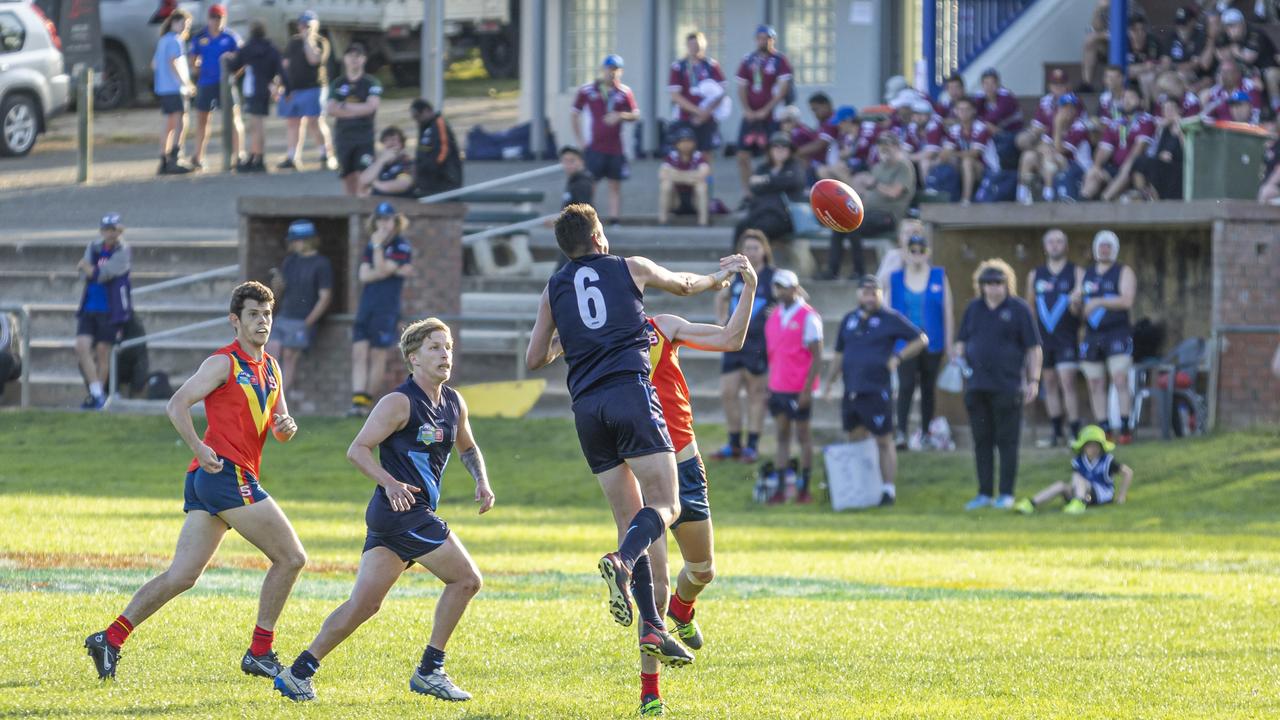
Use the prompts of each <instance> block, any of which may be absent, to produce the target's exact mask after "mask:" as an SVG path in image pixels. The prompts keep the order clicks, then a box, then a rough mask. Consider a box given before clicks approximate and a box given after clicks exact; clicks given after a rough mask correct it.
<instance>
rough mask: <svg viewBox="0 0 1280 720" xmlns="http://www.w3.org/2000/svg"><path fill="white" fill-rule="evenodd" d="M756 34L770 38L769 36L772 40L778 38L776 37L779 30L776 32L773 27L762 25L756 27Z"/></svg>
mask: <svg viewBox="0 0 1280 720" xmlns="http://www.w3.org/2000/svg"><path fill="white" fill-rule="evenodd" d="M756 34H757V35H768V36H769V37H771V38H776V37H778V31H777V30H774V29H773V26H772V25H763V24H762V25H757V26H756Z"/></svg>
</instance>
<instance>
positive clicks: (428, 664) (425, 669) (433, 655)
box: [418, 645, 444, 675]
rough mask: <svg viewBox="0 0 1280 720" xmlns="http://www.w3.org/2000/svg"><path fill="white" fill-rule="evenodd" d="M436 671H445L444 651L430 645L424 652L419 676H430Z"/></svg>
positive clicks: (419, 667)
mask: <svg viewBox="0 0 1280 720" xmlns="http://www.w3.org/2000/svg"><path fill="white" fill-rule="evenodd" d="M436 670H444V651H443V650H437V649H435V648H433V647H431V646H430V645H428V646H427V649H426V650H423V651H422V664H421V665H419V666H418V674H419V675H430V674H431V673H432V672H434V671H436Z"/></svg>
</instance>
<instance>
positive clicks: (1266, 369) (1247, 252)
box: [1213, 219, 1280, 427]
mask: <svg viewBox="0 0 1280 720" xmlns="http://www.w3.org/2000/svg"><path fill="white" fill-rule="evenodd" d="M1215 230H1216V232H1215V238H1214V249H1213V266H1214V303H1213V321H1214V326H1215V327H1217V328H1228V327H1229V326H1232V325H1236V326H1241V325H1254V326H1257V325H1263V326H1266V325H1272V326H1274V325H1277V324H1280V241H1278V240H1277V231H1276V224H1275V223H1274V222H1259V221H1256V220H1251V219H1227V220H1225V221H1223V222H1221V223H1220V224H1219V225H1218V227H1217V228H1215ZM1277 343H1280V334H1275V333H1259V332H1248V333H1236V332H1223V333H1221V340H1220V348H1221V354H1220V355H1219V370H1218V397H1217V403H1216V412H1217V422H1218V423H1219V424H1220V425H1221V426H1224V427H1247V426H1249V425H1255V424H1260V423H1267V424H1275V423H1280V380H1277V379H1276V378H1275V377H1274V376H1273V375H1272V374H1271V371H1270V364H1271V357H1272V353H1274V352H1275V349H1276V344H1277Z"/></svg>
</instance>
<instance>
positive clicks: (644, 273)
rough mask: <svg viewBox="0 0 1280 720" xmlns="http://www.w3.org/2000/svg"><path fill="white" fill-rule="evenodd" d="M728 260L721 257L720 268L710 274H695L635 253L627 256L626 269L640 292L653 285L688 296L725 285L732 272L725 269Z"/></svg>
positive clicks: (672, 292)
mask: <svg viewBox="0 0 1280 720" xmlns="http://www.w3.org/2000/svg"><path fill="white" fill-rule="evenodd" d="M729 262H731V258H721V259H720V270H718V271H716V272H714V273H712V274H710V275H695V274H693V273H687V272H672V271H670V270H668V269H666V268H664V267H662V266H661V265H659V264H657V263H655V262H654V261H652V260H650V259H649V258H645V257H640V256H638V255H636V256H632V257H629V258H627V269H628V270H630V271H631V279H632V280H634V281H635V283H636V287H637V288H639V289H640V292H644V289H645V288H647V287H654V288H657V289H659V290H665V291H666V292H669V293H671V294H672V295H681V296H688V295H697V294H698V293H704V292H706V291H708V290H719V289H721V288H723V287H725V286H726V285H727V282H728V281H727V278H728V277H729V276H730V275H732V274H733V271H730V270H726V269H725V265H726V264H728V263H729Z"/></svg>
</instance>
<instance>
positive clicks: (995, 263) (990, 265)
mask: <svg viewBox="0 0 1280 720" xmlns="http://www.w3.org/2000/svg"><path fill="white" fill-rule="evenodd" d="M993 269H994V270H999V271H1000V272H1002V273H1004V285H1005V287H1007V288H1009V294H1010V295H1017V294H1018V275H1017V274H1016V273H1014V272H1013V268H1012V267H1010V266H1009V263H1007V262H1005V261H1004V260H1001V259H1000V258H989V259H987V260H983V261H982V262H980V263H978V269H977V270H974V271H973V296H974V297H982V285H981V284H979V282H978V278H980V277H982V273H984V272H986V271H987V270H993Z"/></svg>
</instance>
